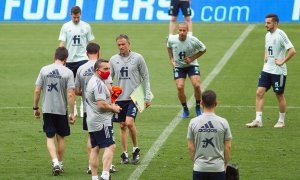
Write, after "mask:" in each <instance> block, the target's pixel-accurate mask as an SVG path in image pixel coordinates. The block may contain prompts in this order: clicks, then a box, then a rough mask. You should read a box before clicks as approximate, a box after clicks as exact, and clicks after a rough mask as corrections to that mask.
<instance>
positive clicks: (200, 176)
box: [193, 171, 226, 180]
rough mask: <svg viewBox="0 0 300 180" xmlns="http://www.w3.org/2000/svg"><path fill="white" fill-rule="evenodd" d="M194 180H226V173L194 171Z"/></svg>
mask: <svg viewBox="0 0 300 180" xmlns="http://www.w3.org/2000/svg"><path fill="white" fill-rule="evenodd" d="M193 180H226V173H225V171H223V172H199V171H193Z"/></svg>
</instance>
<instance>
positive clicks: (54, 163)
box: [52, 158, 59, 166]
mask: <svg viewBox="0 0 300 180" xmlns="http://www.w3.org/2000/svg"><path fill="white" fill-rule="evenodd" d="M52 163H53V166H56V165H59V162H58V159H57V158H55V159H52Z"/></svg>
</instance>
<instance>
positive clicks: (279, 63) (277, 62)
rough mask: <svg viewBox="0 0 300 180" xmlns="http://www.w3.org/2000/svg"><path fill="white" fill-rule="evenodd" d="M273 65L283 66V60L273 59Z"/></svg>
mask: <svg viewBox="0 0 300 180" xmlns="http://www.w3.org/2000/svg"><path fill="white" fill-rule="evenodd" d="M275 64H277V65H278V66H281V65H283V64H284V60H280V59H275Z"/></svg>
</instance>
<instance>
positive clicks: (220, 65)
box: [129, 25, 255, 180]
mask: <svg viewBox="0 0 300 180" xmlns="http://www.w3.org/2000/svg"><path fill="white" fill-rule="evenodd" d="M254 27H255V25H248V26H247V28H246V29H245V30H244V32H243V33H242V34H241V35H240V37H238V39H237V40H236V41H235V42H234V43H233V44H232V46H231V47H230V48H229V50H228V51H227V52H226V53H225V55H224V56H223V57H222V58H221V60H220V61H219V63H218V64H217V65H216V66H215V68H214V69H213V70H212V71H211V72H210V74H209V75H207V76H206V78H205V80H204V81H203V83H202V84H201V87H202V90H204V89H206V87H207V86H208V85H209V84H210V83H211V82H212V80H213V79H214V78H215V77H216V76H217V75H218V74H219V72H220V71H221V70H222V69H223V67H224V66H225V64H226V63H227V62H228V61H229V59H230V57H231V56H232V55H233V53H234V52H235V51H236V50H237V48H238V47H239V46H240V45H241V44H242V42H243V41H244V40H245V39H246V37H247V36H248V35H249V34H250V32H251V31H252V30H253V29H254ZM193 103H194V97H193V96H192V97H191V98H190V99H189V101H188V103H187V104H188V106H193ZM181 113H182V110H181V111H180V112H178V114H177V115H176V116H175V117H174V119H173V120H172V121H171V122H170V124H169V125H168V126H167V127H166V128H165V130H164V131H163V132H162V133H161V134H160V135H159V138H158V139H157V140H156V141H155V142H154V144H153V145H152V146H151V148H150V149H149V151H148V152H147V154H146V155H145V157H144V158H143V159H142V161H141V163H140V165H138V166H137V167H136V169H135V170H134V171H133V172H132V173H131V175H130V177H129V180H136V179H138V178H139V177H140V176H141V175H142V173H143V172H144V170H145V169H146V168H147V166H148V165H149V163H150V161H151V160H152V158H153V157H154V156H155V154H156V153H157V152H158V151H159V149H160V147H161V146H162V145H163V144H164V142H165V141H166V139H167V138H168V137H169V135H170V134H171V133H172V132H173V130H174V129H175V127H176V126H177V125H178V124H179V122H180V121H181V120H182V119H181V118H180V115H181Z"/></svg>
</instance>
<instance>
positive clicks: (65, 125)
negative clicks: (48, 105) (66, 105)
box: [43, 113, 70, 138]
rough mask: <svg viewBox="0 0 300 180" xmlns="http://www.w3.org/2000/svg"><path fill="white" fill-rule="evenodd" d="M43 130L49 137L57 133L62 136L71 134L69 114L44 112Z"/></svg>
mask: <svg viewBox="0 0 300 180" xmlns="http://www.w3.org/2000/svg"><path fill="white" fill-rule="evenodd" d="M43 130H44V132H45V133H46V136H47V137H48V138H52V137H54V136H55V134H58V135H60V136H62V137H65V136H69V135H70V125H69V120H68V115H67V114H66V115H60V114H50V113H43Z"/></svg>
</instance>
